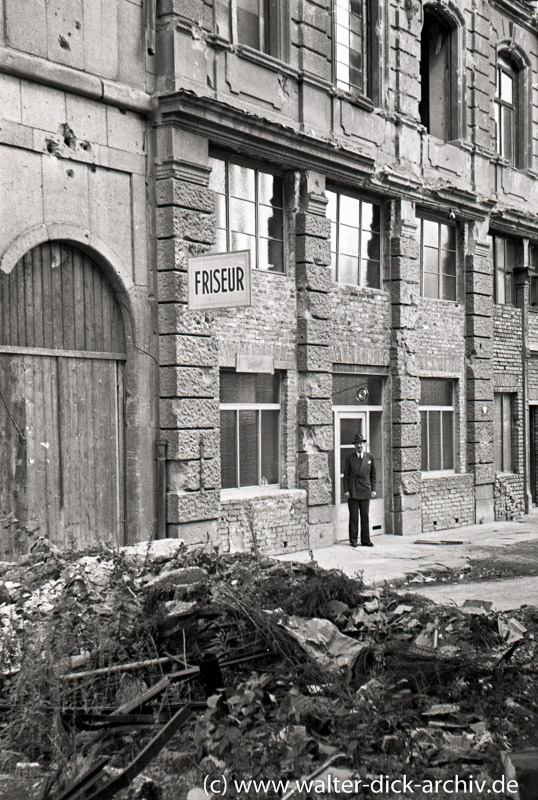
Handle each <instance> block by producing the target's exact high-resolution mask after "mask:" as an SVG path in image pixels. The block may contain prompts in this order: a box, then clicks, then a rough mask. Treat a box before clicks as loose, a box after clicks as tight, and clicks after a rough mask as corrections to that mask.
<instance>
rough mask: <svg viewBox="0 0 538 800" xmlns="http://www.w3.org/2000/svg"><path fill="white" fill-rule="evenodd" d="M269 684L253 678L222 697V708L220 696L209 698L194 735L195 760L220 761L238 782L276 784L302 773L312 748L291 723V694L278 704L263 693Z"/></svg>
mask: <svg viewBox="0 0 538 800" xmlns="http://www.w3.org/2000/svg"><path fill="white" fill-rule="evenodd" d="M273 680H274V679H273V678H272V676H270V675H257V674H253V675H252V676H251V677H250V678H249V679H248V680H247V681H246V682H244V683H242V684H241V685H239V686H238V687H237V688H236V690H235V692H234V694H233V695H231V696H230V697H227V698H226V706H227V708H226V707H225V704H224V702H223V698H222V697H219V696H217V695H215V696H213V697H211V698H209V700H208V710H207V712H206V713H205V714H204V716H203V717H202V719H201V720H200V721H199V722H198V724H197V726H196V732H195V741H196V743H197V746H198V751H199V755H200V756H201V757H203V756H208V755H209V756H212V757H213V758H214V759H217V760H218V762H223V763H224V764H225V765H226V769H227V770H228V771H229V773H230V774H231V775H232V776H233V777H236V778H239V779H246V778H248V777H253V778H269V779H273V778H274V779H279V778H285V777H286V776H287V775H292V774H293V775H297V774H299V775H300V774H304V773H305V772H307V771H308V769H309V767H310V766H311V763H312V754H313V752H314V751H315V743H314V741H313V740H312V739H311V738H310V737H309V736H308V734H307V733H306V730H305V728H304V727H303V726H302V725H298V724H297V722H298V717H297V714H296V712H295V710H294V707H293V694H292V693H289V692H286V693H285V694H284V696H283V697H281V698H280V699H278V698H277V696H276V695H275V694H273V693H271V692H269V691H268V689H269V685H270V684H271V682H272V681H273Z"/></svg>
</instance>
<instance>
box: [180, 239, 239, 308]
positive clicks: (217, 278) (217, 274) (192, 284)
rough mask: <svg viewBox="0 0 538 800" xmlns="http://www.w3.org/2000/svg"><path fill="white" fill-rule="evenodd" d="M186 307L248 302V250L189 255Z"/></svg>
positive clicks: (225, 306)
mask: <svg viewBox="0 0 538 800" xmlns="http://www.w3.org/2000/svg"><path fill="white" fill-rule="evenodd" d="M188 263H189V309H190V310H195V309H211V308H240V307H242V306H249V305H250V252H249V251H248V250H239V251H237V252H235V253H208V254H207V255H203V256H196V257H193V258H189V262H188Z"/></svg>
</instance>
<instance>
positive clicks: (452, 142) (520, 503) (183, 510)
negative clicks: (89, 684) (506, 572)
mask: <svg viewBox="0 0 538 800" xmlns="http://www.w3.org/2000/svg"><path fill="white" fill-rule="evenodd" d="M535 5H536V4H535V3H530V2H522V1H520V0H495V1H494V2H484V1H482V0H468V1H467V2H463V0H439V2H427V1H426V2H423V3H419V2H415V0H381V2H371V1H370V0H352V1H351V0H332V2H331V0H315V1H314V0H281V1H280V2H273V1H272V0H256V2H254V0H229V1H228V2H222V0H213V2H211V0H207V1H206V2H204V0H188V1H187V0H159V2H156V3H154V2H151V1H148V2H147V3H145V4H144V5H143V4H142V2H141V0H115V2H110V3H107V4H106V8H105V4H103V3H100V2H98V1H97V0H90V2H84V3H83V4H82V3H78V4H77V3H67V2H60V0H58V2H56V3H54V4H50V3H49V4H47V6H46V8H45V7H44V6H43V4H42V3H41V2H38V0H25V6H27V9H26V11H27V13H25V14H24V15H22V14H21V13H20V0H19V2H15V0H5V2H4V6H3V11H2V12H0V13H1V14H3V16H4V19H3V20H2V22H3V27H2V26H0V30H3V32H4V33H3V36H4V41H3V42H2V43H1V45H2V60H1V63H0V72H1V75H0V77H1V83H2V86H3V89H2V93H3V95H2V96H3V104H2V117H3V121H2V124H1V126H0V128H1V130H0V143H1V151H0V153H1V155H2V158H3V159H4V160H3V162H2V188H3V200H4V208H5V211H4V214H3V218H2V225H1V242H0V259H1V261H0V270H1V271H0V300H1V312H2V323H1V325H0V333H1V335H2V339H1V340H0V363H1V364H2V371H1V372H0V380H1V382H2V383H1V387H0V388H1V389H2V398H1V399H3V401H4V402H3V403H0V426H1V430H0V437H2V438H1V444H2V447H1V452H2V455H1V456H0V457H1V458H2V459H3V461H2V470H1V473H2V475H3V477H2V484H1V489H0V510H1V511H2V514H3V518H4V519H5V520H6V522H5V523H3V525H4V528H3V529H4V531H7V533H6V535H5V538H10V541H14V540H17V542H18V541H19V540H23V539H24V536H25V535H27V534H28V533H30V534H31V532H32V530H36V529H40V530H46V531H49V532H50V531H58V530H60V531H61V535H60V536H59V537H58V538H59V540H60V541H63V542H64V543H66V544H69V543H70V542H71V541H75V542H83V541H85V540H87V538H88V537H90V538H91V537H92V536H93V537H94V538H95V536H96V535H100V536H103V537H104V538H106V539H110V538H111V537H112V539H113V541H118V542H119V541H125V540H129V541H134V540H137V539H144V538H148V536H149V535H153V536H178V537H180V538H183V539H184V540H185V541H186V542H187V543H188V544H189V545H195V544H205V543H207V542H208V541H211V542H213V543H215V544H216V545H218V546H220V547H221V548H222V549H223V550H225V551H226V550H229V549H232V550H237V549H243V548H251V547H254V548H259V549H260V550H263V551H265V552H268V553H278V552H285V551H286V550H298V549H305V548H309V547H310V548H312V547H318V546H323V545H329V544H331V543H333V542H335V541H338V540H345V539H346V538H347V505H346V504H345V503H344V502H342V501H343V492H342V468H343V462H344V459H345V456H346V455H347V453H348V452H349V451H350V448H351V447H352V441H353V437H354V435H355V434H356V433H357V432H359V431H361V432H362V433H363V434H364V435H366V436H367V438H368V442H369V445H368V447H369V449H370V450H371V451H372V452H373V454H374V455H375V457H376V460H377V464H378V476H379V478H380V480H379V486H378V493H377V498H376V499H375V500H373V501H372V504H371V523H372V526H373V529H374V533H375V532H386V533H393V534H403V535H414V534H417V533H419V532H421V531H424V532H426V531H434V530H436V529H439V530H441V529H445V528H452V527H459V526H465V525H468V524H471V523H474V522H480V521H488V520H492V519H494V518H497V519H513V518H517V517H518V516H520V515H521V514H522V513H524V512H525V511H526V510H530V509H531V508H532V507H533V506H534V505H536V503H537V500H538V498H537V493H538V488H537V487H538V462H537V459H538V416H537V415H538V412H537V411H536V409H537V408H538V180H537V178H538V171H537V169H538V166H537V165H538V135H537V134H538V127H537V126H538V112H537V109H536V102H537V98H538V95H537V90H536V88H535V84H536V73H537V72H538V26H537V23H536V17H535V11H536V9H535ZM39 15H41V16H39ZM43 15H45V18H44V19H41V17H43ZM244 251H248V253H249V256H250V265H251V268H252V269H251V274H250V273H249V277H250V293H251V302H250V304H249V305H248V306H245V307H239V308H235V307H234V308H222V309H209V310H204V309H203V308H202V309H200V308H198V309H194V308H192V304H190V305H189V275H188V269H189V259H190V258H192V257H196V256H202V255H204V254H206V253H226V252H227V253H234V252H244ZM228 263H232V264H233V259H232V260H231V262H228ZM238 263H239V262H238ZM233 269H234V267H233V266H232V267H230V270H232V271H230V272H226V271H225V270H224V268H223V270H222V271H221V273H219V277H218V289H219V291H223V290H224V288H226V289H227V290H229V289H231V288H232V282H233V286H234V287H235V286H236V284H237V283H238V281H240V280H242V279H243V273H239V272H237V271H236V272H235V273H234V272H233ZM206 277H207V276H206ZM215 285H217V284H215ZM199 286H200V287H202V290H203V291H206V290H207V293H208V294H211V293H212V292H213V285H212V284H211V283H210V282H209V278H207V283H206V284H204V282H203V279H202V278H200V282H199ZM51 308H52V309H53V312H51V311H50V309H51ZM14 309H17V312H15V310H14ZM81 397H82V398H83V399H84V402H79V400H80V398H81ZM90 432H93V434H92V435H93V437H94V438H93V441H94V445H93V446H92V448H88V447H87V446H86V441H87V440H88V438H89V437H90ZM92 476H100V480H98V481H95V480H94V479H93V477H92ZM103 476H105V478H104V479H103ZM21 479H22V480H21ZM21 486H23V487H24V491H22V490H21ZM95 486H98V487H101V486H104V487H105V489H103V490H101V489H100V488H98V489H96V488H95ZM99 492H101V494H99ZM73 498H74V499H73ZM92 509H93V511H92ZM95 509H99V514H100V515H101V516H96V514H97V512H96V511H95ZM10 515H11V516H10ZM14 517H16V519H17V520H19V522H17V523H14V522H13V518H14ZM20 520H22V523H21V522H20ZM95 531H99V532H100V533H99V534H96V533H95ZM17 542H15V544H14V545H13V546H14V547H16V546H20V545H18V544H17Z"/></svg>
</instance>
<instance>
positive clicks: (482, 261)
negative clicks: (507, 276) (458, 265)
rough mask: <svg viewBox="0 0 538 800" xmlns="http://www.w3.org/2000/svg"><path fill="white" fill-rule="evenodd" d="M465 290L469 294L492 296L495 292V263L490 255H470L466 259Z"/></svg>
mask: <svg viewBox="0 0 538 800" xmlns="http://www.w3.org/2000/svg"><path fill="white" fill-rule="evenodd" d="M465 288H466V290H467V291H468V292H476V293H477V294H491V293H492V291H493V261H492V260H491V257H490V256H489V255H488V256H487V257H486V258H485V257H484V256H477V255H474V256H473V255H468V256H467V258H466V259H465Z"/></svg>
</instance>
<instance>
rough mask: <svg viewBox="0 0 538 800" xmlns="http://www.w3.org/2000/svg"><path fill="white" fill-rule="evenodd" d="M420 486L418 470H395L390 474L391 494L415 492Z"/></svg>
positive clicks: (418, 490) (420, 480)
mask: <svg viewBox="0 0 538 800" xmlns="http://www.w3.org/2000/svg"><path fill="white" fill-rule="evenodd" d="M421 486H422V478H421V474H420V472H419V471H418V470H412V471H410V472H400V471H397V470H395V471H394V472H393V475H392V491H393V495H401V494H417V492H418V493H420V490H421Z"/></svg>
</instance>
